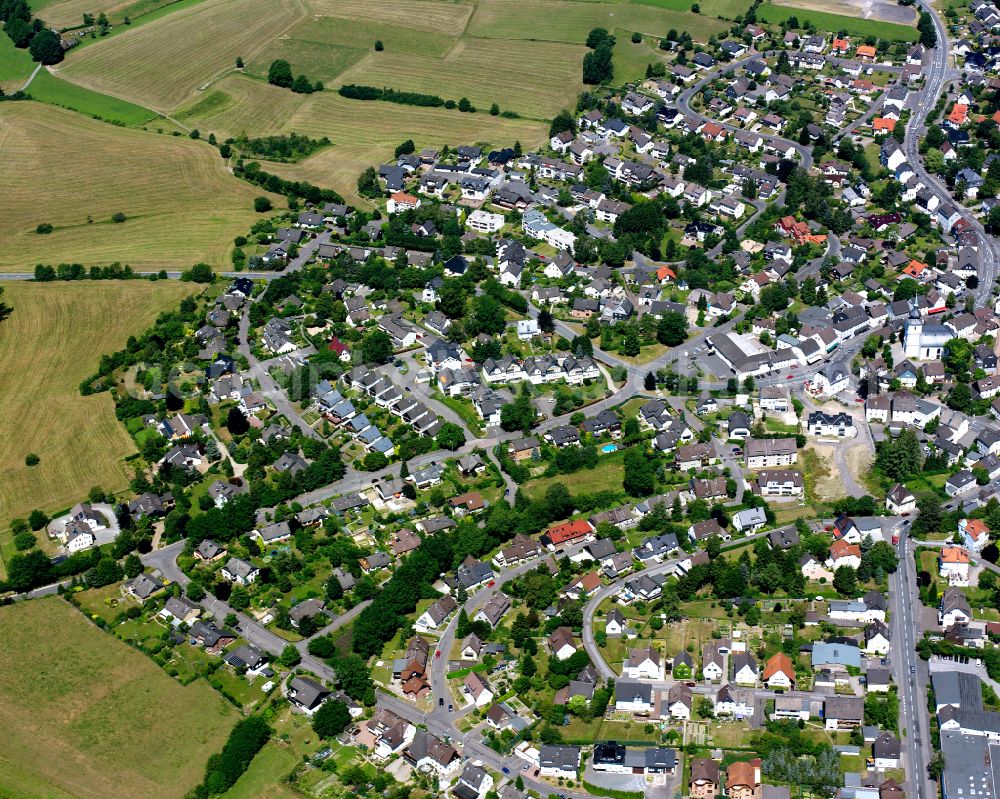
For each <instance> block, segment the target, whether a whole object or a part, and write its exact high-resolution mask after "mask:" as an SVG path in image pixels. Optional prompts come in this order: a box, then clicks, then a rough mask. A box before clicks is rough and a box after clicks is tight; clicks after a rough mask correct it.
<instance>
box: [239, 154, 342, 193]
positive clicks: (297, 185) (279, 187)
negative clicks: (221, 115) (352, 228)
mask: <svg viewBox="0 0 1000 799" xmlns="http://www.w3.org/2000/svg"><path fill="white" fill-rule="evenodd" d="M223 146H226V145H223ZM233 174H234V175H236V177H238V178H242V179H243V180H245V181H247V182H248V183H253V184H254V185H255V186H260V187H261V188H263V189H266V190H267V191H271V192H274V193H275V194H282V195H284V196H286V197H300V198H302V199H303V200H305V201H306V202H310V203H312V204H313V205H319V204H320V203H341V202H343V201H344V198H343V197H341V196H340V194H338V193H337V192H335V191H334V190H333V189H321V188H320V187H319V186H314V185H313V184H312V183H309V182H308V181H305V180H287V179H285V178H282V177H278V176H277V175H272V174H271V173H270V172H265V171H264V170H263V169H261V166H260V164H258V163H257V162H256V161H251V162H250V163H249V164H244V163H243V162H242V161H239V162H238V163H237V164H236V166H235V167H233Z"/></svg>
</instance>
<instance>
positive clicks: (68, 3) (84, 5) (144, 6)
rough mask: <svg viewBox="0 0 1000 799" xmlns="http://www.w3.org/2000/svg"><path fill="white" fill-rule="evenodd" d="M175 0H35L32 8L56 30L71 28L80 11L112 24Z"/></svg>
mask: <svg viewBox="0 0 1000 799" xmlns="http://www.w3.org/2000/svg"><path fill="white" fill-rule="evenodd" d="M175 2H177V0H35V2H32V3H31V7H32V9H34V11H35V12H36V13H38V14H39V15H40V16H41V17H42V19H44V20H45V21H46V22H47V23H48V24H49V25H50V26H52V27H53V28H56V29H58V30H65V29H66V28H74V27H77V26H78V25H82V24H83V15H84V14H93V15H94V16H95V17H96V16H97V15H98V14H102V13H103V14H104V15H105V16H107V18H108V21H109V22H110V23H111V24H112V26H115V25H118V24H120V23H122V22H123V20H124V19H125V18H126V17H127V18H128V19H129V21H130V22H134V21H135V20H136V19H137V18H139V17H142V16H144V15H146V14H150V13H152V12H154V11H157V10H159V9H161V8H163V7H164V6H169V5H172V4H173V3H175Z"/></svg>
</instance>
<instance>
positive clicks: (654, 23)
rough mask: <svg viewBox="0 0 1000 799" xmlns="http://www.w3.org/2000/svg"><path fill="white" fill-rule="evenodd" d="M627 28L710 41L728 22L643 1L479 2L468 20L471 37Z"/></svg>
mask: <svg viewBox="0 0 1000 799" xmlns="http://www.w3.org/2000/svg"><path fill="white" fill-rule="evenodd" d="M597 27H602V28H607V29H608V30H613V29H615V28H623V29H625V30H629V31H638V32H639V33H645V34H648V35H650V36H660V37H662V36H665V35H666V33H667V31H669V30H670V29H671V28H673V29H675V30H678V31H683V30H686V31H687V32H688V33H690V34H691V36H692V37H694V38H695V39H700V40H701V41H707V40H708V38H709V37H710V36H711V35H712V34H713V33H719V32H721V31H723V30H725V29H726V27H727V26H726V24H725V23H724V22H721V21H719V20H717V19H714V18H712V17H711V16H708V14H707V12H706V13H705V14H692V13H690V12H689V11H683V12H682V11H672V10H668V9H663V8H659V7H654V6H652V5H644V4H640V3H607V2H595V3H587V2H578V0H479V2H478V3H477V4H476V12H475V14H473V16H472V19H471V20H470V22H469V27H468V33H469V35H470V36H479V37H484V38H493V39H532V40H542V41H552V42H573V43H580V44H582V43H583V42H585V41H586V40H587V34H588V33H589V32H590V31H591V29H592V28H597Z"/></svg>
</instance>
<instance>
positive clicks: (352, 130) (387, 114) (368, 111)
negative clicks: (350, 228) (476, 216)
mask: <svg viewBox="0 0 1000 799" xmlns="http://www.w3.org/2000/svg"><path fill="white" fill-rule="evenodd" d="M288 130H295V131H298V132H300V133H306V134H308V135H310V136H329V137H330V140H331V141H332V142H333V147H330V148H329V149H327V150H322V151H321V152H319V153H318V154H316V155H315V156H313V157H311V158H308V159H306V160H305V161H303V162H301V163H299V164H270V165H268V169H271V170H272V171H274V172H277V173H278V174H282V175H285V176H286V177H294V178H296V179H305V180H309V181H312V182H314V183H317V184H318V185H324V186H331V187H333V188H335V189H337V190H338V191H340V192H341V193H344V194H345V195H353V194H354V192H355V191H356V190H357V177H358V175H359V174H360V173H361V171H362V170H363V169H364V168H365V167H367V166H371V165H377V164H379V163H381V162H383V161H384V160H386V159H388V158H391V157H392V153H393V150H394V148H395V147H396V145H397V144H399V143H400V142H401V141H403V140H404V139H407V138H412V139H413V141H414V142H415V143H416V144H417V146H418V147H426V146H434V147H440V146H442V145H444V144H448V145H451V146H454V145H458V144H469V143H474V142H481V143H483V144H487V145H492V146H496V147H501V146H502V147H510V146H511V145H513V143H514V142H515V141H520V142H521V145H522V147H523V148H524V149H526V150H527V149H529V148H532V147H537V146H539V145H540V144H541V143H542V142H543V141H544V139H545V138H546V134H547V131H548V125H546V124H542V123H539V122H532V121H530V120H525V119H504V118H503V117H493V116H490V115H489V114H488V113H486V111H485V109H483V110H480V111H479V112H477V113H475V114H463V113H461V112H459V111H457V110H451V111H449V110H446V109H442V108H418V107H415V106H399V105H394V104H392V103H380V102H365V101H362V100H348V99H346V98H344V97H341V96H340V95H337V94H332V93H328V92H324V93H323V94H322V95H313V99H312V100H311V101H310V102H309V103H307V104H306V105H304V106H302V107H301V108H300V109H299V110H298V112H296V114H295V115H294V116H293V117H292V118H291V119H290V120H289V121H288Z"/></svg>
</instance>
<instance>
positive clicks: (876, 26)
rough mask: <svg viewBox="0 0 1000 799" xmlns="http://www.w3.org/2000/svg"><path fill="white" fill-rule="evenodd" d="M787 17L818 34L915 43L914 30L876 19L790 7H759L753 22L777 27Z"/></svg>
mask: <svg viewBox="0 0 1000 799" xmlns="http://www.w3.org/2000/svg"><path fill="white" fill-rule="evenodd" d="M789 17H797V18H798V20H799V23H800V24H801V25H805V24H807V23H810V22H811V23H812V24H813V25H814V26H816V28H818V29H819V30H821V31H830V32H832V33H837V32H838V31H846V32H847V33H849V34H851V35H852V36H878V37H879V38H880V39H891V40H894V41H902V42H915V41H916V40H917V29H916V27H915V26H913V27H911V26H909V25H899V24H897V23H894V22H882V21H881V20H877V19H861V18H860V17H845V16H841V15H840V14H828V13H826V12H825V11H807V10H805V9H801V8H793V7H791V6H776V5H774V4H773V3H767V2H766V3H762V4H761V6H760V7H759V8H758V9H757V19H758V20H760V21H761V22H767V23H770V24H772V25H780V24H781V23H782V22H784V21H785V20H787V19H788V18H789Z"/></svg>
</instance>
